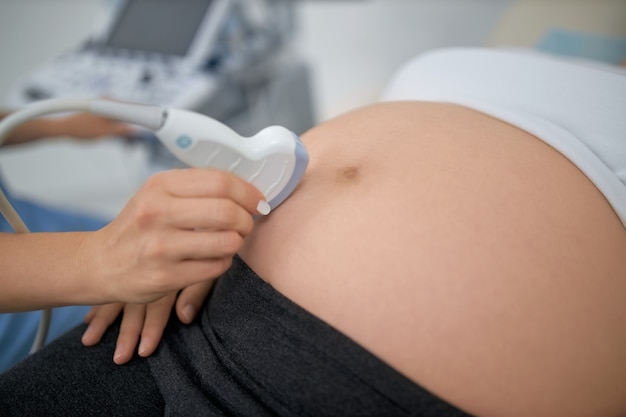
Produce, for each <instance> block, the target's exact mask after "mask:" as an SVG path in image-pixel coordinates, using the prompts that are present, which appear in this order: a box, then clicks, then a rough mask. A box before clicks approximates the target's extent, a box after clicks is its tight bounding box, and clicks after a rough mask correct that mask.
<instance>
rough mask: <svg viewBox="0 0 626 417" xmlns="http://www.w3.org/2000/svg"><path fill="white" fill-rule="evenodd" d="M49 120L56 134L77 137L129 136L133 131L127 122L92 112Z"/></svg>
mask: <svg viewBox="0 0 626 417" xmlns="http://www.w3.org/2000/svg"><path fill="white" fill-rule="evenodd" d="M49 122H50V124H51V126H52V127H51V130H52V133H56V136H70V137H73V138H75V139H95V138H102V137H111V136H128V135H131V134H132V132H133V128H132V127H131V126H130V125H129V124H127V123H122V122H119V121H117V120H113V119H109V118H106V117H102V116H98V115H96V114H92V113H75V114H72V115H69V116H64V117H60V118H56V119H50V121H49ZM49 135H50V133H49Z"/></svg>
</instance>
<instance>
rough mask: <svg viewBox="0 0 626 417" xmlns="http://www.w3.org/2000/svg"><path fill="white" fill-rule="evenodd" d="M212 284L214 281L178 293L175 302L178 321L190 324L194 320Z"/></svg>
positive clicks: (192, 286)
mask: <svg viewBox="0 0 626 417" xmlns="http://www.w3.org/2000/svg"><path fill="white" fill-rule="evenodd" d="M214 283H215V280H210V281H204V282H200V283H198V284H195V285H191V286H189V287H187V288H185V289H184V290H182V291H181V292H180V294H179V295H178V299H177V300H176V315H177V316H178V319H179V320H180V321H182V322H183V323H185V324H190V323H191V322H192V321H193V320H194V319H195V318H196V315H197V314H198V311H200V309H201V307H202V304H203V303H204V300H205V298H206V297H207V295H208V294H209V291H211V288H212V287H213V284H214Z"/></svg>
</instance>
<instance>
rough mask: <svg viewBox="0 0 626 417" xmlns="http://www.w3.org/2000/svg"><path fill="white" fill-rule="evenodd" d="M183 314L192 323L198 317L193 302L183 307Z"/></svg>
mask: <svg viewBox="0 0 626 417" xmlns="http://www.w3.org/2000/svg"><path fill="white" fill-rule="evenodd" d="M183 315H184V316H185V318H186V319H187V321H188V322H189V323H191V322H192V321H193V319H194V318H195V317H196V308H195V307H194V306H193V305H192V304H187V305H186V306H185V307H183Z"/></svg>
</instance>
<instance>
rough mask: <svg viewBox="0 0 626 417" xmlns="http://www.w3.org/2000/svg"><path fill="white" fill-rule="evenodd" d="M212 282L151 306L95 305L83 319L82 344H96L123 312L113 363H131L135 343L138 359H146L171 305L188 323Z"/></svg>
mask: <svg viewBox="0 0 626 417" xmlns="http://www.w3.org/2000/svg"><path fill="white" fill-rule="evenodd" d="M214 282H215V281H214V280H209V281H206V282H200V283H198V284H195V285H192V286H190V287H187V288H185V289H184V290H182V291H181V292H180V293H179V295H178V297H177V296H176V294H171V295H167V296H165V297H163V298H160V299H158V300H156V301H154V302H152V303H150V304H123V303H114V304H105V305H102V306H95V307H93V308H92V309H91V310H90V311H89V313H87V315H86V316H85V321H86V322H87V323H88V324H89V326H88V327H87V330H86V331H85V333H84V334H83V337H82V342H83V344H84V345H85V346H93V345H96V344H97V343H98V342H100V340H101V339H102V335H104V332H105V331H106V330H107V329H108V328H109V326H110V325H111V324H112V323H113V322H114V321H115V320H116V319H117V317H118V316H119V315H120V313H122V312H123V316H122V323H121V325H120V333H119V335H118V338H117V344H116V346H115V353H114V354H113V361H114V362H115V363H116V364H118V365H122V364H124V363H126V362H128V361H129V360H131V359H132V357H133V354H134V352H135V349H136V348H137V344H139V347H138V348H137V353H138V354H139V356H142V357H148V356H150V355H152V353H154V351H155V350H156V348H157V346H158V344H159V342H160V341H161V337H162V336H163V330H164V329H165V326H166V325H167V322H168V320H169V317H170V313H171V310H172V306H173V304H174V302H176V314H177V316H178V318H179V320H180V321H181V322H183V323H185V324H189V323H191V322H192V321H193V320H194V319H195V317H196V314H197V313H198V311H199V310H200V308H201V306H202V303H203V302H204V299H205V298H206V296H207V295H208V293H209V291H210V290H211V287H212V286H213V283H214Z"/></svg>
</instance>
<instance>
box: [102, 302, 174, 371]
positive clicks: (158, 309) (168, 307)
mask: <svg viewBox="0 0 626 417" xmlns="http://www.w3.org/2000/svg"><path fill="white" fill-rule="evenodd" d="M175 300H176V294H171V295H168V296H165V297H162V298H160V299H159V300H157V301H155V302H153V303H150V304H127V305H126V306H125V307H124V317H123V318H122V324H121V326H120V333H119V335H118V337H117V344H116V346H115V353H114V354H113V362H115V363H116V364H117V365H123V364H125V363H126V362H128V361H129V360H131V359H132V357H133V354H134V352H135V348H136V347H137V344H138V343H139V341H140V340H141V342H140V343H139V348H138V349H137V351H138V353H139V355H140V356H142V357H147V356H150V355H151V354H152V353H154V351H155V349H156V348H157V346H158V345H159V342H160V341H161V337H162V336H163V330H164V329H165V326H166V325H167V321H168V319H169V316H170V312H171V311H172V306H173V305H174V301H175Z"/></svg>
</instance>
